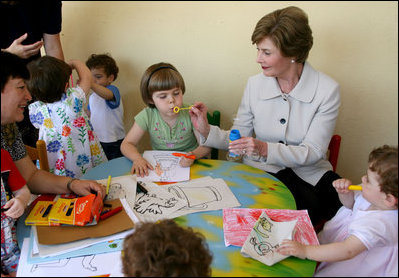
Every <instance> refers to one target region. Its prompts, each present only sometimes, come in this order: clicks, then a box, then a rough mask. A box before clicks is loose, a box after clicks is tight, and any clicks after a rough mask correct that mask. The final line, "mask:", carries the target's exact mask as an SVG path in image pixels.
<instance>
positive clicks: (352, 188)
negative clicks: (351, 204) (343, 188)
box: [348, 185, 362, 190]
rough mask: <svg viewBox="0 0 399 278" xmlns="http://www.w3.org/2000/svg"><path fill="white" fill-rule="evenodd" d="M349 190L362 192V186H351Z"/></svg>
mask: <svg viewBox="0 0 399 278" xmlns="http://www.w3.org/2000/svg"><path fill="white" fill-rule="evenodd" d="M348 189H349V190H362V186H361V185H349V187H348Z"/></svg>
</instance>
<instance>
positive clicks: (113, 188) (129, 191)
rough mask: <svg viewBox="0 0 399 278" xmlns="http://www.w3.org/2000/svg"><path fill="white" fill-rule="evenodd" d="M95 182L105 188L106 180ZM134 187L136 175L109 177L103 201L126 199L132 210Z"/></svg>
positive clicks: (134, 197)
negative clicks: (106, 193)
mask: <svg viewBox="0 0 399 278" xmlns="http://www.w3.org/2000/svg"><path fill="white" fill-rule="evenodd" d="M97 182H98V183H101V184H103V185H105V186H107V182H108V179H103V180H97ZM136 187H137V181H136V175H126V176H119V177H111V183H110V186H109V191H108V195H107V197H106V198H105V200H114V199H126V201H127V203H128V204H129V206H130V207H131V208H132V209H133V207H134V202H135V200H136Z"/></svg>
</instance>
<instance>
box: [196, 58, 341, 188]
mask: <svg viewBox="0 0 399 278" xmlns="http://www.w3.org/2000/svg"><path fill="white" fill-rule="evenodd" d="M339 106H340V93H339V85H338V83H337V82H335V81H334V80H333V79H332V78H330V77H329V76H327V75H325V74H323V73H321V72H319V71H316V70H315V69H313V68H312V66H311V65H310V64H309V63H308V62H305V65H304V68H303V71H302V75H301V77H300V79H299V82H298V84H297V85H296V86H295V88H294V89H293V90H292V91H291V92H290V93H289V94H283V93H282V92H281V90H280V87H279V85H278V83H277V80H276V78H274V77H267V76H265V75H264V74H263V73H259V74H257V75H255V76H252V77H250V78H249V80H248V83H247V86H246V88H245V92H244V95H243V97H242V100H241V104H240V106H239V108H238V112H237V118H236V119H235V120H234V124H233V127H232V129H238V130H239V131H240V133H241V136H242V137H246V136H254V137H256V138H257V139H258V140H261V141H263V142H267V144H268V155H267V158H262V159H260V160H258V161H254V160H251V159H249V158H245V157H244V163H245V164H248V165H251V166H254V167H256V168H259V169H262V170H265V171H268V172H271V173H276V172H278V171H279V170H282V169H284V168H291V169H292V170H293V171H294V172H295V173H296V174H297V175H298V176H299V177H300V178H302V179H303V180H305V181H306V182H308V183H310V184H312V185H315V184H316V183H317V182H318V181H319V180H320V178H321V177H322V176H323V174H324V173H325V172H327V171H328V170H332V166H331V164H330V163H329V161H328V160H327V157H326V153H327V149H328V145H329V143H330V140H331V136H332V135H333V132H334V129H335V122H336V120H337V117H338V110H339ZM228 136H229V131H225V130H221V129H220V128H218V127H217V126H211V129H210V132H209V135H208V138H204V137H203V136H201V138H200V143H201V145H205V146H209V147H214V148H218V149H224V150H227V149H228V142H229V140H228Z"/></svg>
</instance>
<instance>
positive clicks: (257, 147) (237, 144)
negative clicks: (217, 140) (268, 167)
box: [229, 137, 267, 158]
mask: <svg viewBox="0 0 399 278" xmlns="http://www.w3.org/2000/svg"><path fill="white" fill-rule="evenodd" d="M229 151H231V152H233V153H235V154H244V155H245V154H246V155H248V156H254V157H256V156H258V158H260V157H261V156H262V157H267V143H266V142H262V141H260V140H258V139H255V138H253V137H242V138H240V139H238V140H234V141H231V142H230V144H229Z"/></svg>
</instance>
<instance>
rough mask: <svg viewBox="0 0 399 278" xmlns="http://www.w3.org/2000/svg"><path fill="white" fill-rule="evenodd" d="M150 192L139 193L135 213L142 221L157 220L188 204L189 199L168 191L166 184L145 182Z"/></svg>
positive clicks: (165, 217) (167, 216) (166, 217)
mask: <svg viewBox="0 0 399 278" xmlns="http://www.w3.org/2000/svg"><path fill="white" fill-rule="evenodd" d="M143 183H144V187H145V188H146V189H147V190H148V193H146V194H144V193H142V192H141V193H137V195H136V203H135V205H134V214H135V215H136V216H137V218H138V219H139V220H140V221H149V222H156V221H158V220H161V219H168V218H170V215H171V214H172V213H173V212H175V211H177V210H178V209H181V208H182V207H184V206H187V201H186V200H184V199H180V198H178V197H176V196H175V195H173V194H172V193H170V192H168V191H167V190H166V189H165V188H164V186H159V185H157V184H155V183H152V182H143Z"/></svg>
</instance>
